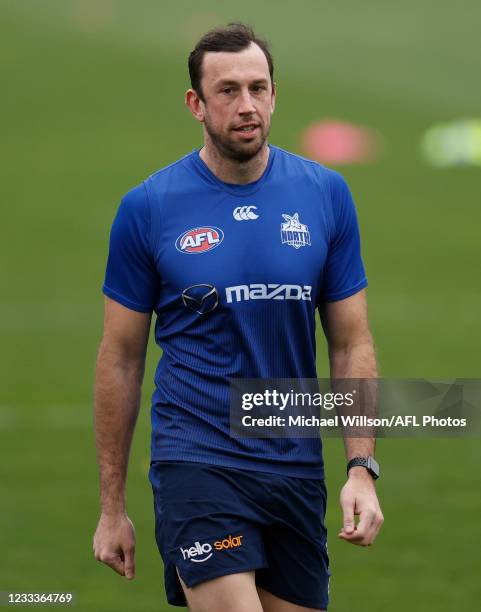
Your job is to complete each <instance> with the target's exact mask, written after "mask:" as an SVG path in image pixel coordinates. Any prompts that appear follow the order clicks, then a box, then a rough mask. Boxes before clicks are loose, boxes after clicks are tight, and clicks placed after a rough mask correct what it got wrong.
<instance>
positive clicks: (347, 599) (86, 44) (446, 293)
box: [0, 0, 481, 612]
mask: <svg viewBox="0 0 481 612" xmlns="http://www.w3.org/2000/svg"><path fill="white" fill-rule="evenodd" d="M232 19H242V20H246V21H248V22H249V23H251V24H252V25H254V26H255V27H256V28H257V29H258V30H259V32H260V33H261V34H263V35H265V36H266V37H267V38H269V39H270V40H271V41H272V44H273V52H274V57H275V60H276V79H277V81H278V96H279V97H278V106H277V110H276V113H275V116H274V124H273V130H272V135H271V141H272V142H273V143H274V144H277V145H279V146H281V147H284V148H287V149H290V150H293V151H295V152H300V149H299V146H300V145H299V142H300V133H301V131H302V129H303V128H304V127H305V126H306V125H307V124H308V123H310V122H312V121H315V120H318V119H322V118H325V117H335V118H339V119H343V120H348V121H354V122H359V123H361V124H364V125H368V126H371V127H373V128H375V129H377V130H378V131H379V132H381V134H382V135H383V138H384V149H385V151H384V156H383V157H382V159H380V160H379V161H378V162H376V163H374V164H372V165H368V166H356V167H353V166H348V167H345V168H341V171H342V172H343V173H344V175H345V176H346V178H347V179H348V182H349V184H350V186H351V188H352V191H353V193H354V195H355V199H356V202H357V206H358V211H359V218H360V222H361V230H362V237H363V253H364V260H365V264H366V268H367V272H368V276H369V280H370V287H369V290H368V295H369V304H370V318H371V325H372V329H373V332H374V335H375V339H376V344H377V349H378V357H379V363H380V370H381V373H382V375H383V376H392V377H403V376H406V377H435V378H438V379H439V378H454V377H457V376H460V377H479V376H480V372H481V359H480V336H481V322H480V313H481V275H480V274H479V267H480V259H481V249H480V245H479V232H480V227H481V199H480V196H479V191H480V189H479V186H480V178H481V171H480V169H479V168H473V167H458V168H451V169H446V170H435V169H432V168H430V167H428V166H427V165H425V163H424V162H423V160H422V158H421V155H420V152H419V142H420V138H421V136H422V133H423V131H424V130H425V129H426V128H427V127H428V126H429V125H431V124H432V123H434V122H438V121H445V120H451V119H454V118H456V117H474V116H478V115H479V100H480V98H481V80H480V79H479V74H480V69H481V59H480V58H481V53H480V44H479V31H478V30H479V23H480V20H481V5H480V4H479V2H474V0H473V1H469V0H462V1H461V2H460V3H458V5H457V6H456V7H454V6H451V5H444V6H442V5H440V4H439V3H438V2H435V1H434V0H421V1H418V2H413V1H408V2H404V3H402V4H399V3H398V4H394V3H386V2H381V1H380V0H376V1H373V0H367V2H363V3H358V2H354V1H353V0H350V1H347V2H344V3H328V2H325V1H319V2H314V1H313V0H310V1H306V2H302V3H294V2H291V1H289V2H284V3H280V4H279V3H276V2H273V1H272V0H265V1H264V2H262V3H261V2H253V1H252V0H246V2H244V3H242V5H237V4H234V3H222V2H214V1H212V0H207V1H205V2H203V3H202V4H201V5H200V4H199V3H194V2H187V1H185V2H176V3H174V2H154V0H142V1H140V2H133V1H130V2H128V1H126V0H121V1H120V0H119V1H113V0H102V1H100V2H97V3H96V2H93V0H78V1H76V2H74V1H73V0H62V1H60V0H57V1H53V0H44V1H43V2H38V3H37V2H31V1H28V0H15V1H8V0H0V54H1V57H2V58H3V61H2V63H1V64H0V71H1V74H0V83H1V86H2V94H1V96H0V108H1V119H2V132H1V133H2V145H3V146H2V147H1V151H0V155H1V160H0V162H1V163H0V169H1V170H0V172H1V191H2V213H1V227H2V230H3V239H2V241H1V242H0V252H1V261H2V283H1V287H0V291H1V300H0V312H1V317H0V326H1V345H0V346H1V349H0V350H1V369H0V449H1V461H0V483H1V494H0V519H1V523H0V530H1V531H0V534H1V535H0V544H1V555H0V558H1V560H0V591H1V590H3V591H6V590H10V591H24V590H29V591H32V590H43V591H47V590H53V591H55V590H63V591H74V592H75V593H76V596H77V603H76V609H77V610H79V611H82V612H83V611H84V610H85V611H89V612H90V611H92V612H97V611H98V612H107V611H108V612H124V611H125V612H130V611H136V612H147V611H148V612H151V611H154V610H159V611H161V610H168V609H174V608H170V607H169V606H168V605H167V604H166V602H165V597H164V591H163V581H162V567H161V563H160V558H159V557H158V553H157V550H156V547H155V542H154V537H153V512H152V501H151V492H150V487H149V484H148V481H147V470H148V463H149V456H148V448H149V398H150V394H151V391H152V386H153V383H152V378H153V367H154V365H155V362H156V360H157V359H158V357H159V353H158V350H157V348H156V347H155V346H154V345H152V346H150V348H149V362H148V368H147V373H146V381H145V385H144V398H143V408H142V412H141V416H140V421H139V426H138V429H137V433H136V439H135V444H134V448H133V453H132V458H131V466H130V474H129V488H128V507H129V513H130V516H131V518H132V519H133V521H134V523H135V525H136V528H137V537H138V547H137V578H136V580H135V581H134V582H132V583H128V582H127V581H125V580H123V579H121V578H120V577H118V576H117V575H115V574H114V573H113V572H111V570H109V569H108V568H106V567H103V566H101V565H100V564H98V563H97V562H95V561H94V559H93V555H92V552H91V539H92V534H93V531H94V528H95V525H96V521H97V517H98V502H97V480H96V478H97V476H96V465H95V458H94V445H93V432H92V416H91V413H92V409H91V400H92V386H93V371H94V361H95V353H96V348H97V345H98V342H99V340H100V334H101V325H102V307H103V298H102V295H101V292H100V286H101V282H102V277H103V272H104V266H105V259H106V254H107V246H108V245H107V240H108V231H109V227H110V223H111V221H112V218H113V215H114V213H115V210H116V207H117V205H118V201H119V198H120V197H121V195H122V194H123V193H125V192H126V191H127V190H128V189H129V188H131V187H132V186H133V185H135V184H137V183H138V182H139V181H141V180H142V179H143V178H145V177H146V176H147V175H148V174H150V173H151V172H153V171H154V170H156V169H157V168H160V167H162V166H163V165H165V164H167V163H169V162H171V161H174V160H175V159H177V158H178V157H180V156H181V155H183V154H184V153H186V152H187V151H189V150H191V149H192V148H193V147H195V146H198V145H199V144H200V142H201V132H200V130H199V128H198V126H197V124H195V123H194V121H193V120H192V119H191V118H190V117H189V115H188V112H187V110H186V109H185V107H184V106H183V94H184V91H185V89H186V88H187V86H188V80H187V68H186V57H187V55H188V52H189V51H190V49H191V48H192V46H193V44H194V42H195V40H196V38H197V37H198V35H200V34H201V33H202V32H203V31H204V30H205V29H206V28H207V27H210V26H212V25H216V24H219V23H223V22H226V21H228V20H232ZM318 355H319V357H318V359H319V374H320V375H325V374H326V373H327V367H326V358H325V346H324V342H323V339H322V337H321V334H319V353H318ZM378 456H379V459H380V462H381V464H382V469H383V478H382V480H381V481H380V482H379V487H378V490H379V494H380V498H381V502H382V506H383V510H384V514H385V518H386V522H385V525H384V528H383V531H382V534H381V535H380V536H379V539H378V541H377V542H376V545H375V546H374V547H372V548H369V549H361V548H357V547H351V546H349V545H347V544H346V543H344V542H341V541H337V540H336V538H335V534H336V533H337V529H338V527H339V526H340V524H341V514H340V510H339V507H338V491H339V489H340V487H341V486H342V483H343V477H344V465H345V463H344V458H343V451H342V443H341V441H340V440H333V439H330V440H327V442H326V463H327V479H328V488H329V495H330V497H329V507H328V528H329V529H330V530H331V534H332V537H331V540H330V543H329V549H330V553H331V560H332V571H333V577H332V583H331V585H332V586H331V595H332V604H331V608H330V609H331V610H332V611H333V612H352V611H353V610H356V612H368V611H369V612H378V611H381V610H382V611H384V610H390V611H391V612H398V611H399V612H400V611H403V612H404V611H405V610H408V611H409V612H434V611H435V610H444V611H446V612H451V611H453V612H454V611H456V612H471V611H472V610H474V609H476V608H477V607H479V601H480V600H481V582H480V580H479V577H480V571H481V553H480V543H481V526H480V520H479V519H480V516H481V494H480V491H481V475H480V469H479V465H480V459H481V449H480V440H479V439H471V440H468V439H464V440H460V439H459V440H452V439H451V440H444V439H432V440H426V439H422V440H399V439H398V440H392V439H383V440H381V441H380V442H379V446H378Z"/></svg>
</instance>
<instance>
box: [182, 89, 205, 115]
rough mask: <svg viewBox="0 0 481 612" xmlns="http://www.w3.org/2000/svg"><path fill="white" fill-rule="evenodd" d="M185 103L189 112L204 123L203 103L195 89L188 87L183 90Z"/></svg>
mask: <svg viewBox="0 0 481 612" xmlns="http://www.w3.org/2000/svg"><path fill="white" fill-rule="evenodd" d="M185 104H186V106H188V107H189V110H190V112H191V113H192V115H193V116H194V117H195V118H196V119H197V121H200V122H201V123H204V117H205V111H204V103H203V102H202V100H201V99H200V98H199V95H198V94H197V92H196V91H195V90H193V89H188V90H187V91H186V92H185Z"/></svg>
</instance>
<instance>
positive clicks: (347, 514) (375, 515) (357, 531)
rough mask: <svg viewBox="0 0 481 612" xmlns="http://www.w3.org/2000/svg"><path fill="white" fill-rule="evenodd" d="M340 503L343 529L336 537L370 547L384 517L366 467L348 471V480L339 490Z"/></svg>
mask: <svg viewBox="0 0 481 612" xmlns="http://www.w3.org/2000/svg"><path fill="white" fill-rule="evenodd" d="M340 501H341V508H342V511H343V513H344V526H343V528H342V529H341V531H340V532H339V533H338V537H339V538H342V539H343V540H346V541H347V542H351V544H357V545H358V546H370V545H371V544H372V543H373V542H374V540H375V539H376V536H377V534H378V532H379V530H380V529H381V525H382V524H383V522H384V517H383V515H382V512H381V508H380V506H379V501H378V499H377V495H376V488H375V486H374V480H373V478H372V476H371V475H370V474H369V472H368V471H367V470H366V469H365V468H363V467H354V468H351V469H350V470H349V479H348V481H347V482H346V484H345V485H344V486H343V488H342V490H341V498H340ZM355 515H356V516H359V522H358V524H357V525H356V524H355V521H354V516H355Z"/></svg>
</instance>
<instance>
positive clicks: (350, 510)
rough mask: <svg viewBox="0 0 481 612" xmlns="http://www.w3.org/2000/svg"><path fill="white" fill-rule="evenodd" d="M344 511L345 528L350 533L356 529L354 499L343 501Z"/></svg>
mask: <svg viewBox="0 0 481 612" xmlns="http://www.w3.org/2000/svg"><path fill="white" fill-rule="evenodd" d="M341 506H342V512H343V515H344V525H343V530H344V532H345V533H347V534H350V533H352V532H353V531H354V527H355V524H354V499H353V498H352V499H343V500H342V501H341Z"/></svg>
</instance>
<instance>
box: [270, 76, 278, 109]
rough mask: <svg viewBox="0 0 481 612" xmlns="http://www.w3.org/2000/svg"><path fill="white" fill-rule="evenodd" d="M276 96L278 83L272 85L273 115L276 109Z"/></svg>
mask: <svg viewBox="0 0 481 612" xmlns="http://www.w3.org/2000/svg"><path fill="white" fill-rule="evenodd" d="M276 95H277V83H276V82H275V81H274V82H273V83H272V93H271V115H272V113H273V112H274V109H275V108H276Z"/></svg>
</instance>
